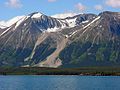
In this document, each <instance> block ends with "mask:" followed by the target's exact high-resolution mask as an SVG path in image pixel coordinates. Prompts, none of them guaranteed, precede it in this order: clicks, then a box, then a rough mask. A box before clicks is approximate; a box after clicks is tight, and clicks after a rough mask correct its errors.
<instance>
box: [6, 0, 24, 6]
mask: <svg viewBox="0 0 120 90" xmlns="http://www.w3.org/2000/svg"><path fill="white" fill-rule="evenodd" d="M5 5H6V6H7V7H11V8H21V7H22V4H21V2H20V0H8V1H7V2H5Z"/></svg>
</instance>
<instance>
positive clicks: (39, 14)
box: [32, 13, 43, 18]
mask: <svg viewBox="0 0 120 90" xmlns="http://www.w3.org/2000/svg"><path fill="white" fill-rule="evenodd" d="M42 15H43V14H42V13H36V14H34V15H33V16H32V18H40V17H41V16H42Z"/></svg>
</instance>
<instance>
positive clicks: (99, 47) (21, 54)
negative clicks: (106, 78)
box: [0, 11, 120, 67]
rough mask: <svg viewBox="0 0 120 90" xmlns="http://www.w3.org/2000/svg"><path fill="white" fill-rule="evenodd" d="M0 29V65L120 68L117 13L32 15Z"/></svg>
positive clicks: (119, 27)
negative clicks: (56, 16) (62, 16)
mask: <svg viewBox="0 0 120 90" xmlns="http://www.w3.org/2000/svg"><path fill="white" fill-rule="evenodd" d="M14 21H15V22H14V23H12V24H11V25H8V26H7V25H6V27H5V28H3V27H2V28H0V66H24V67H28V66H37V67H58V66H63V67H80V66H111V65H120V46H119V45H120V13H119V12H109V11H106V12H102V13H100V14H99V15H95V14H79V15H75V16H72V17H66V18H53V17H50V16H46V15H44V14H42V13H39V12H35V13H31V14H29V15H27V16H22V17H21V18H20V19H18V20H14Z"/></svg>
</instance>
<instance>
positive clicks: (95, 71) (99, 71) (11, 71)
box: [0, 67, 120, 76]
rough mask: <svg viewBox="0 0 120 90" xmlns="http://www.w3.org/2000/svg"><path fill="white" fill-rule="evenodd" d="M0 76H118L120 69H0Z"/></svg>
mask: <svg viewBox="0 0 120 90" xmlns="http://www.w3.org/2000/svg"><path fill="white" fill-rule="evenodd" d="M0 75H91V76H92V75H93V76H94V75H96V76H110V75H114V76H120V67H81V68H38V67H29V68H28V67H10V68H6V67H0Z"/></svg>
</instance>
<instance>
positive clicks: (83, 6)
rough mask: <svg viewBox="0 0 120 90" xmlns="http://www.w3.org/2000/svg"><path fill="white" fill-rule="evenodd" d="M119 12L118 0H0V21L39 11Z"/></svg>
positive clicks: (54, 12)
mask: <svg viewBox="0 0 120 90" xmlns="http://www.w3.org/2000/svg"><path fill="white" fill-rule="evenodd" d="M102 11H115V12H120V0H0V21H1V20H9V19H11V18H13V17H15V16H21V15H27V14H30V13H33V12H41V13H44V14H45V15H48V16H51V15H55V14H59V13H95V14H99V13H100V12H102Z"/></svg>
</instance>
